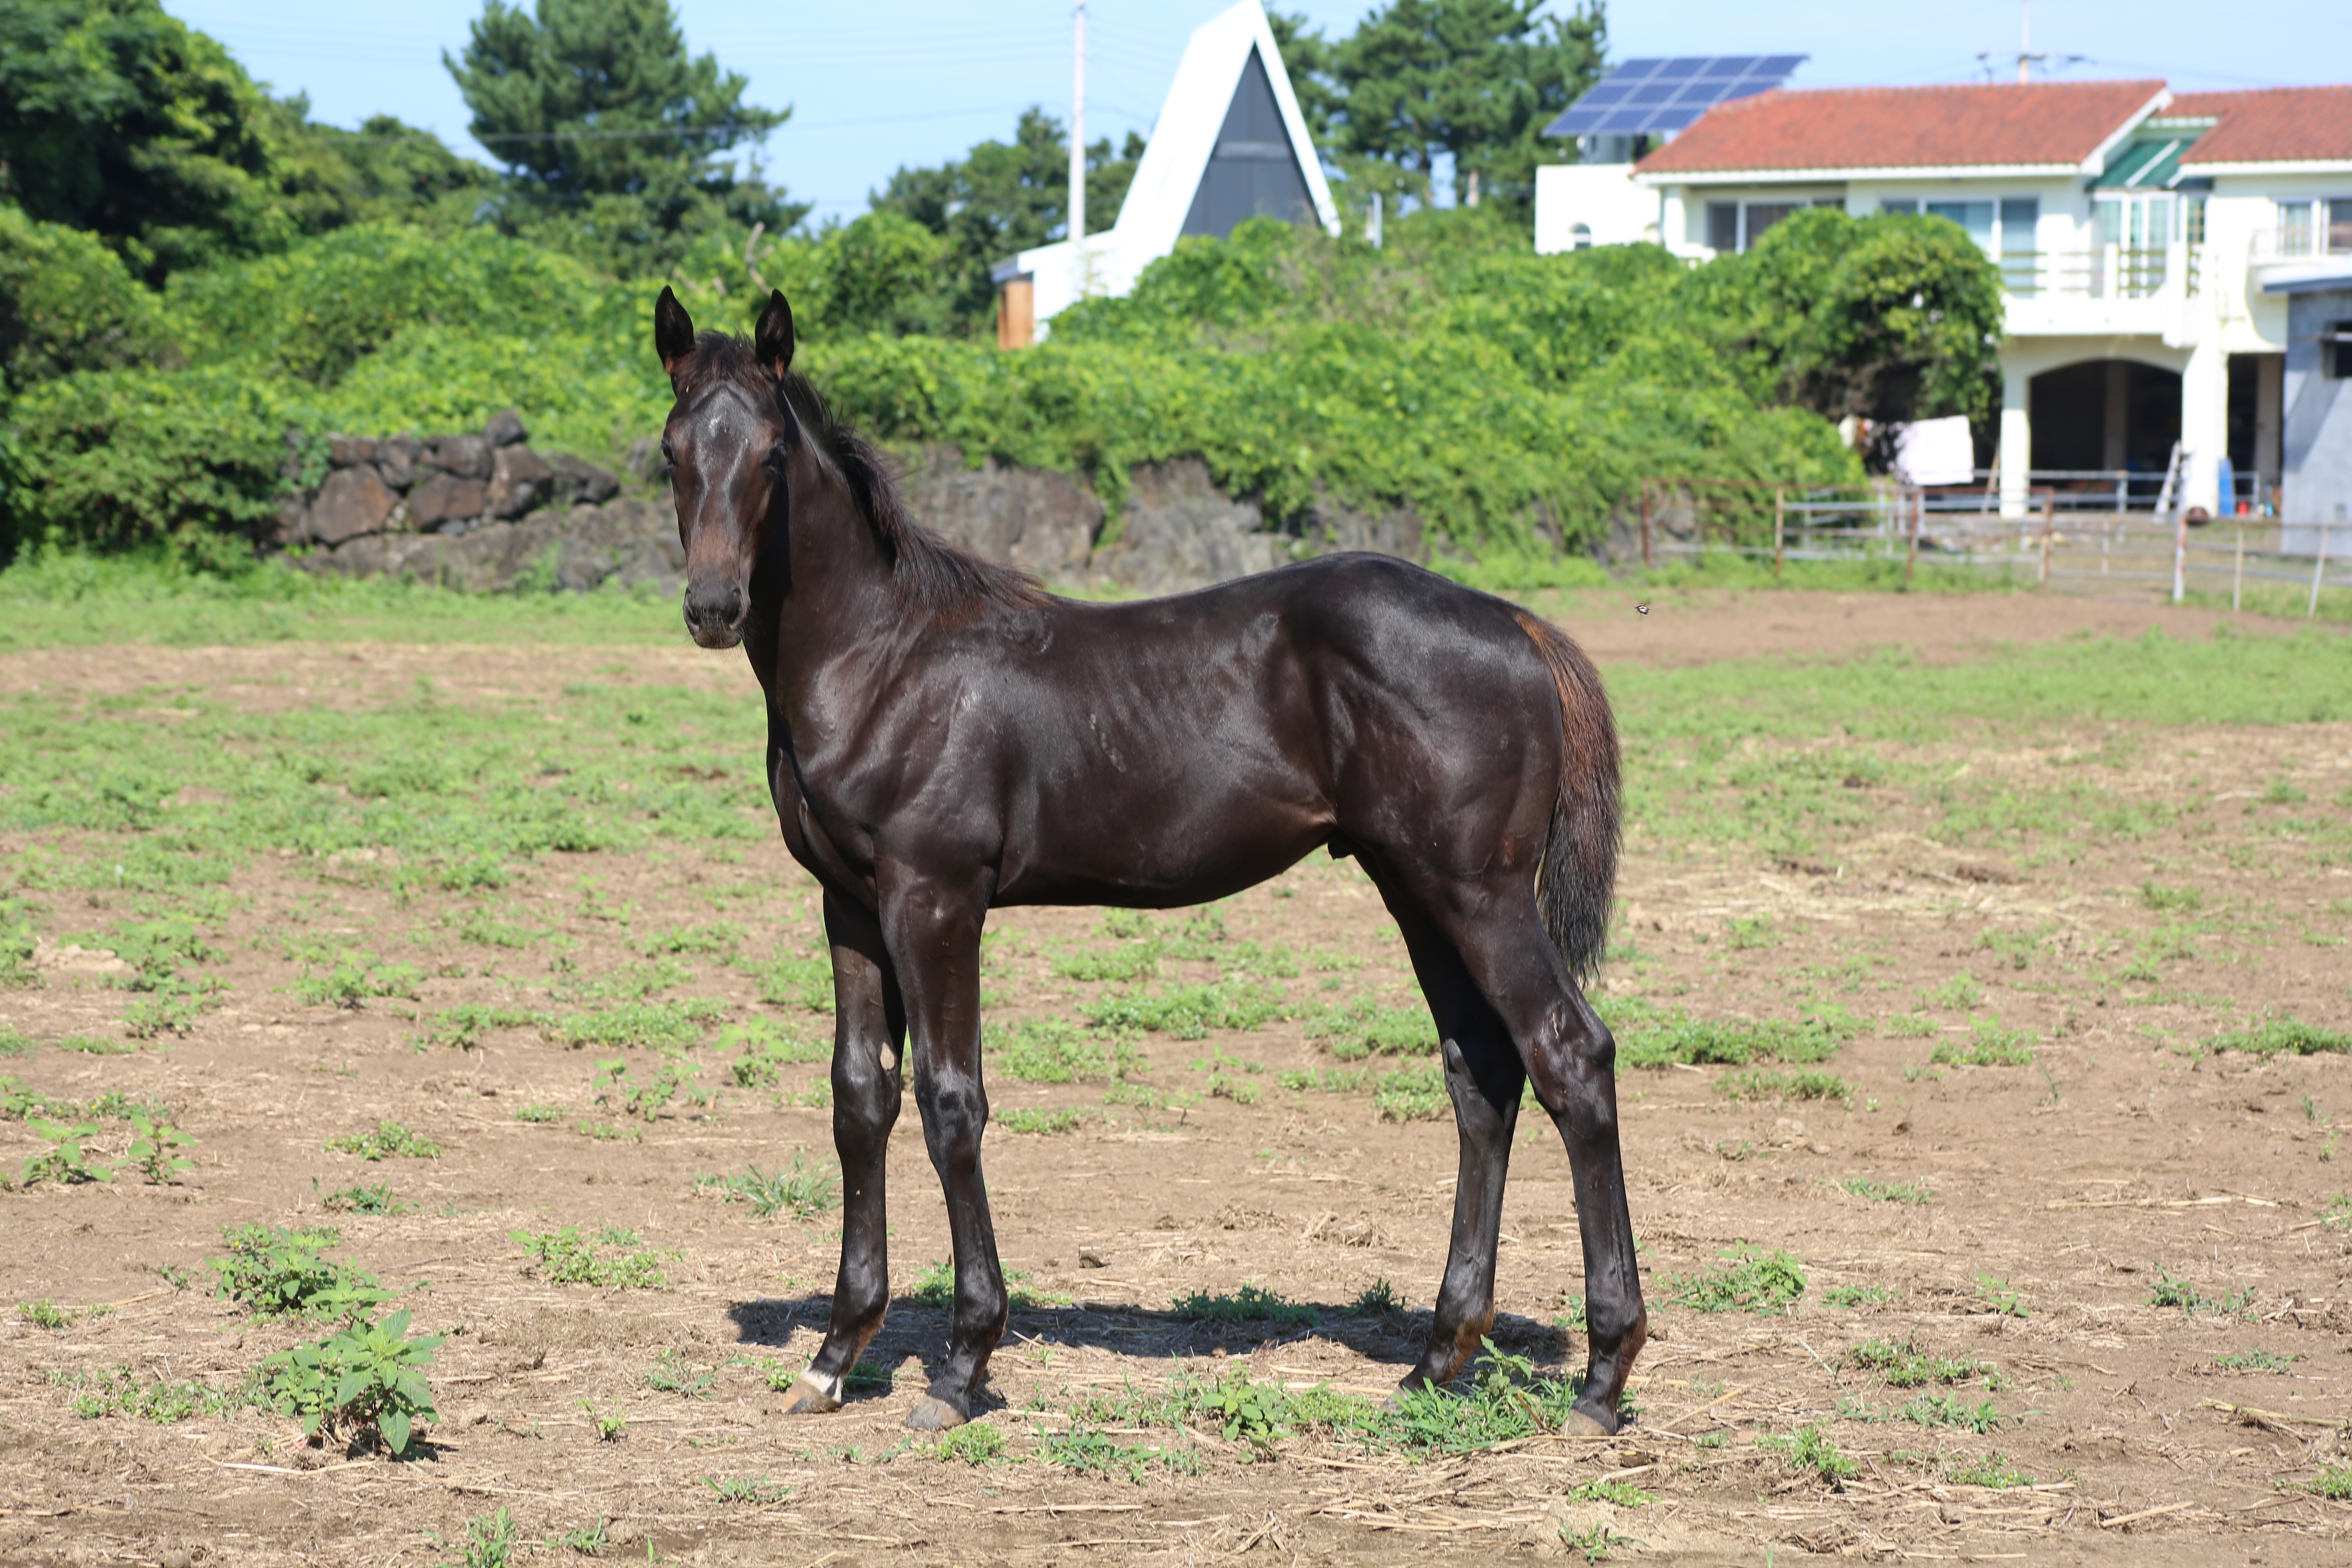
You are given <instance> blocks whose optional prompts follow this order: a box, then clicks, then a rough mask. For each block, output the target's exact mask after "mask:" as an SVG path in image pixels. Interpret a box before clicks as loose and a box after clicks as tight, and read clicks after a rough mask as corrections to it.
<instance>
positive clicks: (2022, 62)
mask: <svg viewBox="0 0 2352 1568" xmlns="http://www.w3.org/2000/svg"><path fill="white" fill-rule="evenodd" d="M1086 8H1087V7H1086V0H1078V14H1079V15H1080V16H1084V15H1085V14H1086ZM1078 26H1079V27H1080V28H1081V29H1083V28H1084V27H1085V26H1086V24H1085V23H1084V22H1080V23H1079V24H1078ZM2032 60H2033V0H2017V85H2018V86H2020V87H2023V86H2024V85H2025V84H2026V83H2027V82H2029V81H2032V79H2033V72H2032Z"/></svg>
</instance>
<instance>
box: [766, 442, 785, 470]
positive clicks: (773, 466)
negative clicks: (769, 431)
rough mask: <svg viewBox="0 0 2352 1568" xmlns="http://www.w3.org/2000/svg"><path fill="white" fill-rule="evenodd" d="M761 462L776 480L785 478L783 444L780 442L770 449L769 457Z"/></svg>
mask: <svg viewBox="0 0 2352 1568" xmlns="http://www.w3.org/2000/svg"><path fill="white" fill-rule="evenodd" d="M760 460H761V464H762V465H763V466H764V467H765V468H767V470H768V472H770V473H772V474H773V475H775V476H776V478H778V479H782V478H783V477H784V445H783V443H782V442H781V441H779V442H777V443H776V444H775V445H774V446H772V447H769V448H768V455H767V456H766V457H765V458H761V459H760Z"/></svg>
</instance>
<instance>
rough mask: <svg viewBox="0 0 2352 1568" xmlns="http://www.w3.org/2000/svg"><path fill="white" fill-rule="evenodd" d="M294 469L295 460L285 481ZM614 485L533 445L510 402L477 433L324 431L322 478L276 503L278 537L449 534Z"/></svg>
mask: <svg viewBox="0 0 2352 1568" xmlns="http://www.w3.org/2000/svg"><path fill="white" fill-rule="evenodd" d="M299 472H300V468H299V458H298V459H297V460H296V464H295V467H294V468H293V473H292V474H289V478H290V477H293V474H299ZM620 489H621V481H620V479H618V478H616V477H615V476H614V475H612V474H610V473H607V472H605V471H604V469H603V468H598V467H596V466H595V465H594V464H593V463H583V462H582V461H581V460H580V459H579V458H570V457H555V458H544V457H541V455H540V454H538V453H537V452H534V451H532V450H531V449H530V444H529V437H528V434H527V432H525V430H524V429H523V424H522V417H521V416H520V415H519V414H517V413H516V412H515V411H514V410H513V409H511V408H509V409H508V410H507V411H506V412H505V413H504V414H501V415H499V416H497V417H496V418H494V419H492V420H491V421H490V422H489V423H488V425H486V426H483V427H482V430H481V432H480V433H479V434H478V435H457V436H436V437H429V438H420V437H415V436H395V437H387V438H384V439H380V440H376V439H366V438H362V437H350V436H335V437H329V440H328V447H327V475H326V478H325V479H322V480H320V483H319V485H318V487H317V488H316V489H310V490H305V491H303V492H301V493H300V494H298V495H296V496H293V497H291V498H289V500H287V502H286V503H285V505H284V506H282V507H280V508H279V509H278V542H279V543H280V544H312V545H320V544H323V545H326V546H329V547H330V548H332V547H335V546H340V545H342V544H345V543H347V542H351V541H352V540H357V539H365V538H369V537H372V536H375V535H382V534H399V533H430V534H443V535H447V536H449V537H451V538H456V537H459V536H462V535H464V534H467V533H470V532H472V531H474V530H475V529H478V528H482V527H486V526H488V525H489V524H492V523H498V522H510V521H514V520H515V519H517V518H520V517H523V516H527V515H528V514H530V513H531V512H533V511H536V510H540V509H541V508H542V507H548V506H569V505H571V504H572V503H574V502H582V501H584V502H587V503H590V504H592V505H593V504H594V503H596V502H599V501H604V500H611V499H612V498H613V497H614V495H616V494H618V493H619V491H620Z"/></svg>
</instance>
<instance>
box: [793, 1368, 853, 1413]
mask: <svg viewBox="0 0 2352 1568" xmlns="http://www.w3.org/2000/svg"><path fill="white" fill-rule="evenodd" d="M840 1408H841V1399H840V1397H839V1396H838V1395H837V1394H831V1393H828V1392H827V1391H826V1389H825V1386H824V1384H821V1383H819V1382H818V1381H817V1380H816V1379H815V1378H814V1377H812V1376H810V1375H809V1374H808V1373H801V1376H800V1381H799V1382H798V1383H795V1384H793V1391H792V1392H791V1393H790V1394H786V1395H784V1414H785V1415H829V1414H831V1413H832V1412H834V1411H835V1410H838V1409H840Z"/></svg>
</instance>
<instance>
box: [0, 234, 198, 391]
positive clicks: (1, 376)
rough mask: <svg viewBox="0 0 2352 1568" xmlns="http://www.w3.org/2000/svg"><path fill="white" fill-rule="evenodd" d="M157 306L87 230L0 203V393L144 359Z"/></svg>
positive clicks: (156, 330)
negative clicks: (44, 219)
mask: <svg viewBox="0 0 2352 1568" xmlns="http://www.w3.org/2000/svg"><path fill="white" fill-rule="evenodd" d="M164 347H165V334H164V331H163V311H162V310H160V309H159V308H158V303H157V300H156V299H155V296H154V295H152V294H151V293H149V292H148V291H147V290H146V289H144V288H142V287H141V285H140V283H139V281H138V279H134V278H132V277H131V273H130V270H129V268H125V267H124V266H123V265H122V258H121V257H120V256H117V255H116V254H115V253H114V252H113V251H111V250H109V249H108V248H107V247H105V246H104V245H102V244H100V242H99V240H98V239H97V237H95V236H92V235H88V234H84V233H82V232H81V231H80V230H79V229H73V228H68V227H66V226H64V225H62V224H54V223H37V222H35V221H34V220H32V219H31V218H28V217H26V216H25V215H24V214H23V213H22V212H20V211H18V210H17V209H16V208H15V207H13V206H0V397H5V395H7V394H8V393H10V392H13V391H18V390H22V389H23V388H25V387H27V386H30V385H33V384H36V383H37V382H42V381H47V380H49V379H51V378H52V377H55V376H59V375H64V374H68V372H71V371H77V370H120V369H121V368H123V367H124V366H126V365H134V364H142V363H147V362H149V361H151V360H153V359H154V358H156V357H157V356H158V355H159V354H161V353H163V350H164Z"/></svg>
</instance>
